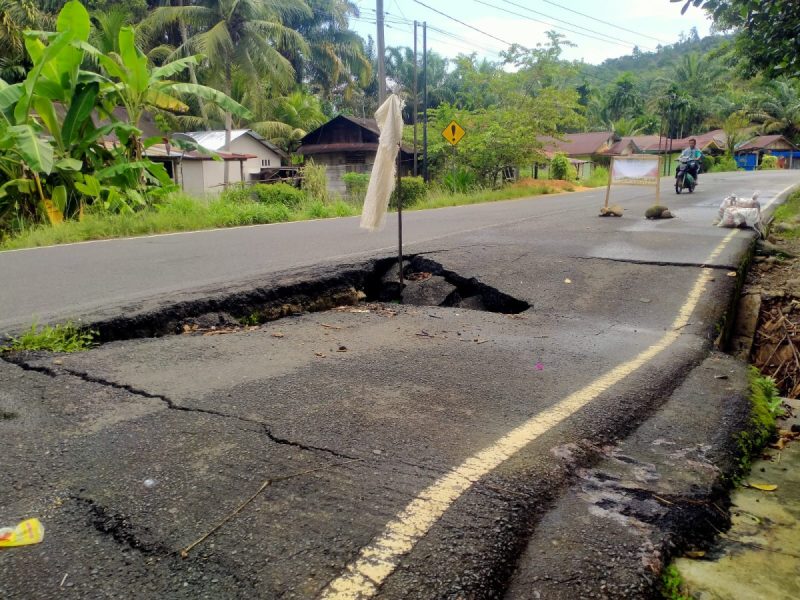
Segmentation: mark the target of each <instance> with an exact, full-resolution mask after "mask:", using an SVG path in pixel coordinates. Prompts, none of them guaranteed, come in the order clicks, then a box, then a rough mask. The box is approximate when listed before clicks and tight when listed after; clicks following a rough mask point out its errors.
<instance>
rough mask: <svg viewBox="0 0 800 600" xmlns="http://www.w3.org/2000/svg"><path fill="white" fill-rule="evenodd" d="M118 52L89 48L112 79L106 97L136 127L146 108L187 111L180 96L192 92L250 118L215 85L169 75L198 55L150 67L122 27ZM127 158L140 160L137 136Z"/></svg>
mask: <svg viewBox="0 0 800 600" xmlns="http://www.w3.org/2000/svg"><path fill="white" fill-rule="evenodd" d="M119 50H120V51H119V53H116V52H112V53H110V54H101V53H100V52H99V51H96V50H94V49H92V53H93V54H94V57H95V59H96V60H97V61H98V62H99V63H100V65H101V66H102V68H103V70H104V71H105V73H106V74H107V75H108V77H109V78H110V80H111V83H110V84H107V85H104V86H103V93H104V95H105V96H106V98H107V99H110V100H112V101H116V103H117V104H120V105H122V106H124V107H125V110H126V112H127V114H128V121H129V123H130V124H131V125H133V126H134V127H136V128H138V126H139V123H140V122H141V119H142V115H143V114H144V112H145V111H146V110H152V109H158V110H165V111H169V112H179V113H181V112H186V111H187V110H189V107H188V106H187V105H186V104H185V103H184V102H183V101H182V100H181V97H182V96H185V95H192V96H195V97H197V98H200V99H201V100H204V101H205V102H209V103H212V104H216V105H217V106H219V107H220V108H221V109H222V110H224V111H226V112H230V113H232V114H234V115H236V116H238V117H242V118H251V114H250V111H248V110H247V109H246V108H245V107H244V106H242V105H241V104H239V103H238V102H236V101H235V100H233V99H232V98H230V97H228V96H227V95H225V94H223V93H222V92H220V91H219V90H215V89H214V88H211V87H208V86H205V85H200V84H196V83H184V82H180V81H173V80H172V79H171V77H173V76H174V75H177V74H179V73H181V72H183V71H185V70H186V69H187V68H189V67H190V66H195V65H198V64H199V62H200V59H201V58H202V56H201V55H195V56H187V57H184V58H179V59H177V60H174V61H172V62H169V63H167V64H165V65H162V66H159V67H152V68H151V67H150V65H149V64H148V59H147V57H146V56H145V55H144V54H143V53H142V51H141V50H139V49H138V48H137V47H136V43H135V35H134V30H133V28H131V27H123V28H121V29H120V32H119ZM130 141H131V144H130V158H131V159H132V160H141V158H142V150H143V149H144V146H143V144H142V140H141V138H140V137H139V136H136V135H134V136H132V137H131V140H130Z"/></svg>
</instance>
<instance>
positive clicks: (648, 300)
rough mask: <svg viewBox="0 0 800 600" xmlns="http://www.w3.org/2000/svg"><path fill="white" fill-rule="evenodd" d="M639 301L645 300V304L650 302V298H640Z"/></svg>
mask: <svg viewBox="0 0 800 600" xmlns="http://www.w3.org/2000/svg"><path fill="white" fill-rule="evenodd" d="M639 302H644V303H645V304H650V302H651V300H650V298H639Z"/></svg>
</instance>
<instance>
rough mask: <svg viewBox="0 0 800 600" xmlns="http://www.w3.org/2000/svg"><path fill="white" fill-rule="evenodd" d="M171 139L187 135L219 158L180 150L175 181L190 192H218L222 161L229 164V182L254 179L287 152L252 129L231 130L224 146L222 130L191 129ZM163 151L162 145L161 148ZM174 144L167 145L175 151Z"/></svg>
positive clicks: (278, 165) (222, 178) (280, 161)
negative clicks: (228, 145) (178, 170)
mask: <svg viewBox="0 0 800 600" xmlns="http://www.w3.org/2000/svg"><path fill="white" fill-rule="evenodd" d="M172 137H173V138H174V139H181V138H184V139H187V138H188V139H190V140H192V141H194V142H195V143H196V144H198V145H199V146H202V147H203V148H206V149H208V150H211V151H212V152H215V153H217V154H219V156H220V157H221V158H222V159H223V160H222V161H216V160H212V159H211V158H210V157H209V156H205V155H203V154H201V153H197V152H190V153H184V154H183V155H182V156H181V157H180V171H181V172H180V173H179V174H178V177H177V179H176V181H178V183H180V185H181V186H182V187H183V189H184V190H185V191H187V192H189V193H193V194H218V193H219V192H221V191H222V189H223V185H224V181H225V164H224V163H225V162H226V161H227V162H229V163H234V164H231V165H230V167H229V182H230V183H239V182H244V183H248V182H254V181H260V180H262V179H265V177H264V174H265V173H269V172H270V171H272V170H275V169H280V168H281V167H282V166H283V164H284V161H288V158H289V157H288V155H287V154H286V153H285V152H284V151H283V150H281V149H280V148H278V147H277V146H276V145H275V144H272V143H270V142H269V141H267V140H266V139H264V138H263V137H261V136H260V135H259V134H257V133H256V132H255V131H253V130H252V129H234V130H233V131H231V145H230V148H229V149H228V150H227V151H223V150H222V149H223V148H224V147H225V131H224V130H218V131H191V132H189V133H176V134H173V136H172ZM164 150H165V151H166V148H164ZM175 150H176V148H174V147H172V148H171V149H170V151H171V153H173V154H174V153H175Z"/></svg>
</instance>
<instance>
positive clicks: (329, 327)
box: [320, 323, 341, 329]
mask: <svg viewBox="0 0 800 600" xmlns="http://www.w3.org/2000/svg"><path fill="white" fill-rule="evenodd" d="M320 325H321V326H322V327H325V328H326V329H341V327H339V326H338V325H328V324H327V323H320Z"/></svg>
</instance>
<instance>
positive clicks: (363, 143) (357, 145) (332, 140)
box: [297, 115, 414, 193]
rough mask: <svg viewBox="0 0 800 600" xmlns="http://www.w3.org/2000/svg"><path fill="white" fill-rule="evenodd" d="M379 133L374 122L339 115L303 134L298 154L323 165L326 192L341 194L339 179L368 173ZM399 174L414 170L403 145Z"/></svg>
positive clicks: (410, 150) (410, 152)
mask: <svg viewBox="0 0 800 600" xmlns="http://www.w3.org/2000/svg"><path fill="white" fill-rule="evenodd" d="M380 133H381V132H380V129H379V128H378V124H377V122H376V121H375V119H359V118H357V117H350V116H346V115H339V116H338V117H335V118H334V119H331V120H330V121H328V122H327V123H325V124H324V125H321V126H320V127H318V128H317V129H315V130H314V131H311V132H310V133H308V134H306V136H305V137H303V139H301V140H300V147H299V148H298V149H297V153H298V154H300V155H302V156H304V157H306V158H308V159H311V160H313V161H314V163H315V164H318V165H325V166H326V167H327V175H328V189H329V190H330V191H332V192H338V193H344V192H345V185H344V181H342V176H343V175H344V174H345V173H369V172H371V171H372V165H373V164H375V155H376V154H377V153H378V140H379V138H380ZM400 160H401V174H402V175H408V174H409V173H410V172H411V171H412V168H413V162H414V150H413V148H411V147H410V146H408V145H407V144H403V145H402V146H401V150H400Z"/></svg>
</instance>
